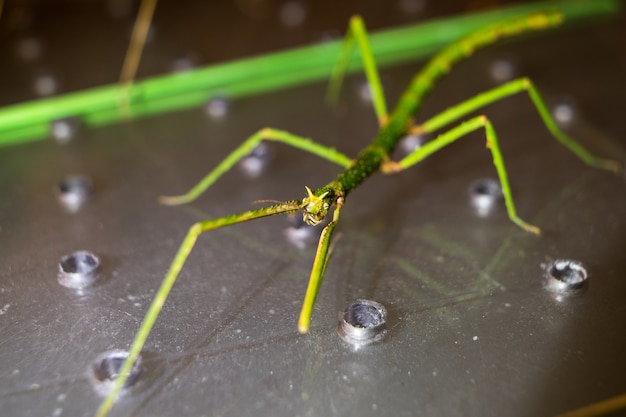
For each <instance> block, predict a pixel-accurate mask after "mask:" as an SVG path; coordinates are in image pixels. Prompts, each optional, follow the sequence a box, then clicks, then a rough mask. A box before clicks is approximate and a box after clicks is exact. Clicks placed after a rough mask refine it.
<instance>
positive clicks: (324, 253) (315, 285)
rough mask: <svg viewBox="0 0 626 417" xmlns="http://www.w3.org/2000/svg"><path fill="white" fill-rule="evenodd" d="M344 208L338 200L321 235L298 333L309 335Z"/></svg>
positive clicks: (340, 199)
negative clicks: (330, 219) (312, 317)
mask: <svg viewBox="0 0 626 417" xmlns="http://www.w3.org/2000/svg"><path fill="white" fill-rule="evenodd" d="M342 206H343V198H339V199H338V200H337V206H336V207H335V212H334V213H333V220H332V221H331V222H330V223H328V225H326V227H325V228H324V230H322V233H321V235H320V240H319V243H318V245H317V251H316V252H315V260H314V261H313V268H312V269H311V276H310V278H309V284H308V286H307V289H306V294H305V295H304V302H303V303H302V310H301V311H300V317H299V319H298V331H299V332H300V333H307V332H308V331H309V323H310V322H311V313H312V312H313V305H314V304H315V298H316V297H317V293H318V291H319V288H320V285H321V284H322V279H323V278H324V272H326V265H328V261H329V259H330V255H331V250H330V249H329V248H330V247H331V246H332V245H331V240H330V238H331V236H332V234H333V230H335V226H336V225H337V221H339V214H340V212H341V207H342Z"/></svg>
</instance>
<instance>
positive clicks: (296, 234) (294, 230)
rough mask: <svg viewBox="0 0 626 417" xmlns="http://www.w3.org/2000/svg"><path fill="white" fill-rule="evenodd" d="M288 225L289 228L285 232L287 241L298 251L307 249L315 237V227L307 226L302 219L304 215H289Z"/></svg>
mask: <svg viewBox="0 0 626 417" xmlns="http://www.w3.org/2000/svg"><path fill="white" fill-rule="evenodd" d="M287 224H288V226H287V227H286V228H285V230H284V233H285V236H286V237H287V240H288V241H289V242H290V243H291V244H293V245H294V246H295V247H297V248H298V249H304V248H306V247H307V245H308V243H309V242H311V240H312V238H313V236H314V235H315V234H314V233H313V230H314V228H315V226H311V225H310V224H307V223H306V222H305V221H304V218H303V217H302V213H293V214H291V215H289V216H288V217H287Z"/></svg>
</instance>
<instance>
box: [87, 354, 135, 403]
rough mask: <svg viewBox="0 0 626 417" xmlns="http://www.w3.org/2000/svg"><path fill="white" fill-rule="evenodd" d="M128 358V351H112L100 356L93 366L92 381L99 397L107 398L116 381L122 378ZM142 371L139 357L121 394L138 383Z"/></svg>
mask: <svg viewBox="0 0 626 417" xmlns="http://www.w3.org/2000/svg"><path fill="white" fill-rule="evenodd" d="M127 357H128V352H126V351H123V350H111V351H108V352H104V353H102V354H100V355H99V356H98V357H97V358H96V360H95V361H94V362H93V363H92V364H91V367H90V372H89V375H90V379H91V381H92V384H93V386H94V389H95V390H96V392H97V393H98V394H99V395H101V396H106V395H108V393H109V392H110V391H111V389H113V385H114V384H115V380H116V379H117V377H119V376H120V370H121V369H122V366H123V365H124V361H126V358H127ZM141 371H142V369H141V356H139V357H138V358H137V360H136V361H135V363H134V364H133V367H132V368H131V370H130V372H129V374H128V378H127V379H126V382H125V384H124V387H123V390H122V391H121V392H120V394H124V393H125V392H126V390H128V389H129V388H131V387H132V386H133V385H135V384H136V383H137V380H138V379H139V376H140V374H141Z"/></svg>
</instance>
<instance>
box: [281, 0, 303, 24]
mask: <svg viewBox="0 0 626 417" xmlns="http://www.w3.org/2000/svg"><path fill="white" fill-rule="evenodd" d="M306 17H307V9H306V7H305V5H304V4H303V3H301V2H300V1H289V2H287V3H285V4H284V5H283V6H282V7H281V8H280V13H279V19H280V22H281V23H282V24H283V26H285V27H288V28H295V27H297V26H300V25H301V24H302V23H304V21H305V20H306Z"/></svg>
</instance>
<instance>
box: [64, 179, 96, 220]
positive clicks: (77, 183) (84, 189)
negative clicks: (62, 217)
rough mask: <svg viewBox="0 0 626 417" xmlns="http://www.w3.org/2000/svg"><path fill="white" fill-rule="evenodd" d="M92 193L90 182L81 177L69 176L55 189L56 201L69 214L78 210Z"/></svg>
mask: <svg viewBox="0 0 626 417" xmlns="http://www.w3.org/2000/svg"><path fill="white" fill-rule="evenodd" d="M92 192H93V184H92V182H91V180H90V179H89V178H87V177H84V176H82V175H70V176H68V177H65V178H63V179H62V180H61V181H60V182H59V183H58V184H57V186H56V188H55V194H56V195H57V199H58V201H59V203H61V205H63V207H65V209H66V210H67V211H69V212H70V213H74V212H76V211H78V209H80V208H81V207H82V206H83V204H85V202H86V201H87V200H88V199H89V197H90V196H91V194H92Z"/></svg>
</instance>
